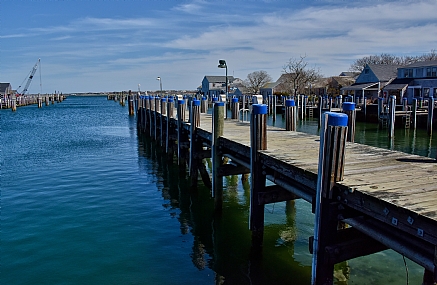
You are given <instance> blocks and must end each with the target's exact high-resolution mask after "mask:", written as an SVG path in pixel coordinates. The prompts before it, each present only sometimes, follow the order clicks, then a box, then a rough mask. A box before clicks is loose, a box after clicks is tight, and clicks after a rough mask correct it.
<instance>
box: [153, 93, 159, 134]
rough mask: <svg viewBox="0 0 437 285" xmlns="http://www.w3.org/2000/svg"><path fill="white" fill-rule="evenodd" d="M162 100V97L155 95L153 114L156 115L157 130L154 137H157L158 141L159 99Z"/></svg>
mask: <svg viewBox="0 0 437 285" xmlns="http://www.w3.org/2000/svg"><path fill="white" fill-rule="evenodd" d="M159 100H160V97H159V96H156V97H155V112H154V113H153V116H154V123H155V124H154V125H155V130H154V138H155V141H157V140H158V119H159V109H160V104H159V102H160V101H159Z"/></svg>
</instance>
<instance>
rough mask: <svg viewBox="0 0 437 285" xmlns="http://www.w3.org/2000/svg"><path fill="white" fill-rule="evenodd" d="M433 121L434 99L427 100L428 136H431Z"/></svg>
mask: <svg viewBox="0 0 437 285" xmlns="http://www.w3.org/2000/svg"><path fill="white" fill-rule="evenodd" d="M433 119H434V97H429V99H428V124H427V130H428V135H432V121H433Z"/></svg>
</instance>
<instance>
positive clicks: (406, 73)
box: [404, 68, 413, 77]
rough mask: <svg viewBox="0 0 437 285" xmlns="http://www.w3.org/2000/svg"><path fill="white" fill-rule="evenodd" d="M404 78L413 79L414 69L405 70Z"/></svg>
mask: <svg viewBox="0 0 437 285" xmlns="http://www.w3.org/2000/svg"><path fill="white" fill-rule="evenodd" d="M404 77H413V69H412V68H406V69H404Z"/></svg>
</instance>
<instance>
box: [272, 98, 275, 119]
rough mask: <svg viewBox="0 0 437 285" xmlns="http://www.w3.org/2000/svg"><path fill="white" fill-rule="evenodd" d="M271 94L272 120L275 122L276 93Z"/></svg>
mask: <svg viewBox="0 0 437 285" xmlns="http://www.w3.org/2000/svg"><path fill="white" fill-rule="evenodd" d="M272 96H273V116H272V119H273V122H276V95H272Z"/></svg>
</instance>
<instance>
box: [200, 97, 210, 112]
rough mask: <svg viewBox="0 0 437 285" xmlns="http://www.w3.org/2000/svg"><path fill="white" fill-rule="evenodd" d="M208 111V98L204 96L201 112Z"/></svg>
mask: <svg viewBox="0 0 437 285" xmlns="http://www.w3.org/2000/svg"><path fill="white" fill-rule="evenodd" d="M207 111H208V98H207V97H202V100H201V105H200V113H202V114H205V113H206V112H207Z"/></svg>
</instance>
